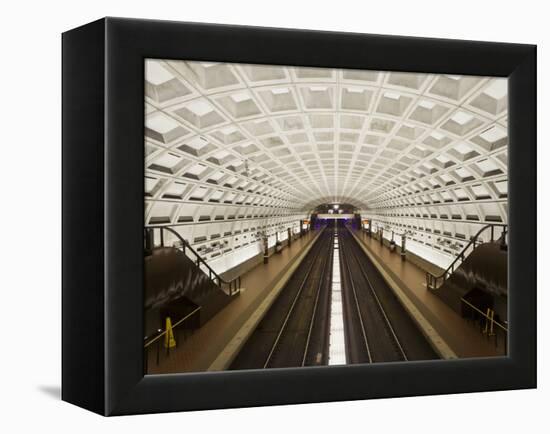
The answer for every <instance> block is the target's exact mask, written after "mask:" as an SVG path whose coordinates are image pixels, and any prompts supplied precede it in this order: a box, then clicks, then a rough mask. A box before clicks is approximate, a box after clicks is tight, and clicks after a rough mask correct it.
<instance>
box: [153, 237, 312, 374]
mask: <svg viewBox="0 0 550 434" xmlns="http://www.w3.org/2000/svg"><path fill="white" fill-rule="evenodd" d="M318 235H319V232H318V231H309V232H306V233H305V234H304V235H302V236H301V237H300V238H296V239H294V240H293V241H292V243H291V245H290V246H285V247H284V248H283V249H282V250H281V251H280V252H279V253H273V254H272V255H271V256H270V257H269V261H268V263H267V264H264V263H260V264H258V265H257V266H255V267H254V268H252V269H250V270H249V271H247V272H245V273H244V274H242V275H241V292H240V294H239V296H237V297H236V298H235V300H233V301H232V302H231V303H229V304H228V305H227V306H225V307H224V308H223V309H222V310H221V311H220V312H218V313H217V314H216V315H215V316H214V317H213V318H212V319H210V320H209V321H208V322H207V323H206V324H204V326H202V327H201V328H199V329H197V330H196V331H194V332H193V334H191V335H190V336H188V337H187V338H186V339H185V340H183V341H182V342H177V346H176V347H175V348H173V349H171V350H170V356H169V357H162V358H161V359H160V360H159V363H158V364H156V363H149V364H148V366H147V374H161V373H162V374H171V373H182V372H202V371H208V370H211V371H212V370H222V369H226V368H227V366H228V365H229V363H230V362H231V360H232V357H233V356H234V355H235V354H236V352H237V351H238V349H239V348H240V344H241V343H244V340H246V337H247V336H246V334H247V332H248V331H250V332H252V331H253V326H254V319H255V318H256V317H258V316H259V315H261V313H262V312H263V311H264V310H265V309H267V308H268V307H269V305H268V304H269V301H270V300H274V299H275V297H276V295H277V293H278V290H280V289H281V288H282V286H284V284H285V283H286V281H287V280H288V278H289V277H290V275H291V274H292V272H293V271H294V269H295V268H296V267H297V266H298V265H299V263H300V262H301V260H302V259H303V257H304V256H305V254H306V253H307V252H308V251H309V249H310V248H311V246H312V245H313V241H314V240H315V239H316V238H317V236H318ZM262 305H263V306H262ZM257 319H258V321H259V319H260V318H257ZM250 329H252V330H250Z"/></svg>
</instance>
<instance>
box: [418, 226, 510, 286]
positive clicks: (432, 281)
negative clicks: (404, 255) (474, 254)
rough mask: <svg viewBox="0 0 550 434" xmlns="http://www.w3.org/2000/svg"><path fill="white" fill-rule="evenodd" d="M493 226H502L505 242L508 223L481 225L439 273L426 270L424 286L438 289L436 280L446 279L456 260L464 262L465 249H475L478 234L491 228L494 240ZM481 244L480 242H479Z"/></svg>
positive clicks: (492, 239) (453, 268)
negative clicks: (437, 274)
mask: <svg viewBox="0 0 550 434" xmlns="http://www.w3.org/2000/svg"><path fill="white" fill-rule="evenodd" d="M495 227H502V228H503V231H502V237H501V243H502V244H505V243H506V240H505V238H506V234H507V228H508V225H505V224H497V223H491V224H488V225H485V226H483V227H482V228H481V229H480V230H479V231H478V232H477V233H476V234H475V235H474V236H473V237H472V238H470V241H469V242H468V244H466V246H465V247H464V248H463V249H462V251H461V252H460V253H459V254H458V255H457V257H456V258H454V259H453V261H452V262H451V264H450V265H449V266H448V267H447V268H446V269H445V271H443V273H441V274H440V275H439V276H436V275H435V274H433V273H431V272H429V271H426V287H427V288H428V289H432V290H435V289H438V288H439V287H440V285H439V286H438V282H439V281H440V280H441V281H442V282H441V284H443V282H445V280H447V278H448V277H449V276H450V275H451V274H452V273H453V272H454V271H455V265H456V264H457V263H458V261H461V262H460V263H462V262H464V259H465V258H466V251H467V250H468V249H469V248H470V247H473V250H475V248H476V246H477V242H478V238H479V237H480V235H481V234H482V233H483V232H485V231H486V230H487V229H491V242H494V241H495ZM480 244H481V243H480Z"/></svg>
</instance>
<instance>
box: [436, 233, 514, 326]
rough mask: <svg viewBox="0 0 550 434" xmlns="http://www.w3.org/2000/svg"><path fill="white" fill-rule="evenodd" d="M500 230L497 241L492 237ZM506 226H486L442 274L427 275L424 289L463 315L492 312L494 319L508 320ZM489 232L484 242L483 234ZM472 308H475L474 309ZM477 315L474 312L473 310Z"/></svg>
mask: <svg viewBox="0 0 550 434" xmlns="http://www.w3.org/2000/svg"><path fill="white" fill-rule="evenodd" d="M496 228H498V229H500V230H501V235H500V238H498V239H495V237H494V234H495V231H496V230H497V229H496ZM506 230H507V227H506V226H502V225H501V226H498V227H496V225H487V226H485V227H484V228H482V229H481V230H480V231H479V232H478V234H476V236H474V237H473V238H472V239H471V240H470V242H469V243H468V245H467V246H466V247H465V248H464V250H463V251H462V252H461V253H460V254H459V255H458V256H457V258H455V260H454V261H453V263H452V264H451V265H450V266H449V267H448V268H447V270H445V271H444V272H443V273H442V274H441V275H439V276H435V275H433V274H431V273H428V274H427V276H426V277H427V287H428V289H431V290H432V291H433V292H434V293H435V294H437V295H438V296H439V297H440V298H441V299H442V300H444V301H445V303H446V304H447V305H449V306H450V307H451V308H452V309H453V310H455V311H456V312H458V313H460V314H461V315H462V316H471V314H472V309H473V310H475V309H477V310H479V311H481V312H486V311H487V309H490V310H492V311H494V312H495V318H494V319H495V320H496V321H498V322H502V323H505V322H506V321H507V299H508V251H507V244H506V234H507V231H506ZM488 231H491V232H490V234H491V236H490V238H489V239H488V240H483V239H482V237H481V234H482V233H484V232H485V233H488ZM474 307H475V309H474ZM476 312H477V311H476Z"/></svg>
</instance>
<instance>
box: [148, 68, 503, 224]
mask: <svg viewBox="0 0 550 434" xmlns="http://www.w3.org/2000/svg"><path fill="white" fill-rule="evenodd" d="M145 77H146V83H145V89H146V98H145V102H146V120H145V125H146V128H145V135H146V140H145V146H146V187H145V188H146V224H155V223H160V224H167V223H178V222H189V223H191V222H193V221H198V220H199V219H200V217H201V216H202V215H203V214H207V215H210V216H211V219H212V220H215V219H218V218H219V219H220V220H223V216H225V217H227V215H228V214H234V215H237V218H239V217H240V216H244V217H256V216H257V217H266V216H284V215H295V214H300V213H302V214H304V213H306V212H307V211H308V210H311V209H313V208H314V207H315V206H316V205H319V204H322V203H326V202H330V203H333V202H347V203H351V204H353V205H355V206H357V207H358V208H360V209H362V210H365V215H370V214H372V215H381V216H385V217H384V218H388V219H397V220H399V219H403V220H405V219H409V220H410V219H418V218H423V219H432V220H434V221H445V220H452V219H455V220H459V221H463V222H465V223H468V222H476V221H477V222H483V221H502V222H506V221H507V216H506V214H507V206H506V198H507V144H508V137H507V80H506V79H504V78H486V77H473V76H453V75H434V74H414V73H398V72H376V71H356V70H336V69H323V68H302V67H300V68H298V67H280V66H260V65H244V64H243V65H236V64H225V63H209V62H186V61H170V60H168V61H165V60H147V61H146V66H145ZM234 218H235V217H234ZM462 232H466V231H464V230H462Z"/></svg>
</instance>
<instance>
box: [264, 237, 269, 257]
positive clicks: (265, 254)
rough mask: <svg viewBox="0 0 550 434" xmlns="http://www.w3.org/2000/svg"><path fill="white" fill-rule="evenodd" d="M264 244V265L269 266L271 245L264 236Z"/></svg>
mask: <svg viewBox="0 0 550 434" xmlns="http://www.w3.org/2000/svg"><path fill="white" fill-rule="evenodd" d="M263 244H264V264H267V263H268V262H269V247H268V246H269V244H268V242H267V237H266V236H264V239H263Z"/></svg>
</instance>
